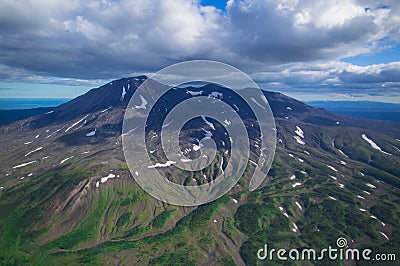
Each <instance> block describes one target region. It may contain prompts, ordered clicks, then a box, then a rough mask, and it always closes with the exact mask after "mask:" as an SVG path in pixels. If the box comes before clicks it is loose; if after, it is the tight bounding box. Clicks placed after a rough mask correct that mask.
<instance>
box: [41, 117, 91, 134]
mask: <svg viewBox="0 0 400 266" xmlns="http://www.w3.org/2000/svg"><path fill="white" fill-rule="evenodd" d="M88 116H89V115H85V117H83V118H82V119H80V120H78V121H77V122H75V123H74V124H72V126H70V127H69V128H67V129H66V130H65V132H68V131H70V130H71V129H72V128H73V127H75V126H76V125H78V124H79V123H80V122H82V121H83V120H85V119H86V117H88ZM56 132H58V131H56ZM54 133H55V132H54ZM54 133H53V134H54ZM50 136H51V135H50ZM50 136H47V137H46V138H48V137H50Z"/></svg>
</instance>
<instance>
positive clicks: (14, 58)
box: [0, 0, 400, 108]
mask: <svg viewBox="0 0 400 266" xmlns="http://www.w3.org/2000/svg"><path fill="white" fill-rule="evenodd" d="M399 21H400V2H399V1H398V0H382V1H381V0H343V1H340V2H338V1H336V0H326V1H319V0H285V1H278V0H230V1H211V0H207V1H205V0H202V1H201V0H192V1H190V0H169V1H162V0H154V1H147V0H135V1H133V0H118V1H115V0H104V1H98V0H86V1H84V0H77V1H74V2H69V1H63V2H59V1H57V2H54V1H28V2H24V3H22V2H19V1H1V2H0V39H1V40H2V41H0V98H18V97H26V98H41V97H45V98H65V97H67V98H73V97H76V96H77V95H79V94H82V93H84V92H86V91H87V90H89V89H90V88H94V87H98V86H101V85H102V84H104V83H107V82H108V81H110V80H113V79H118V78H121V77H127V76H134V75H140V74H151V73H154V72H157V71H158V70H160V69H162V68H163V67H166V66H168V65H170V64H174V63H178V62H182V61H185V60H193V59H209V60H217V61H221V62H224V63H228V64H231V65H233V66H235V67H237V68H239V69H240V70H242V71H244V72H245V73H247V74H249V75H250V76H251V77H253V78H254V79H255V80H256V81H257V82H258V83H259V85H260V86H261V87H262V88H264V89H266V90H273V91H280V92H283V93H286V94H288V95H290V96H293V97H295V98H298V99H300V100H371V101H384V102H400V37H399V36H400V25H399V24H400V22H399ZM0 108H1V106H0Z"/></svg>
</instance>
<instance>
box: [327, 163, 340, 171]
mask: <svg viewBox="0 0 400 266" xmlns="http://www.w3.org/2000/svg"><path fill="white" fill-rule="evenodd" d="M326 166H328V168H329V169H331V170H333V171H335V172H337V171H338V170H337V169H336V168H335V167H333V166H332V165H329V164H328V165H326Z"/></svg>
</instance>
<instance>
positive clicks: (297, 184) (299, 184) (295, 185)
mask: <svg viewBox="0 0 400 266" xmlns="http://www.w3.org/2000/svg"><path fill="white" fill-rule="evenodd" d="M301 185H303V184H302V183H300V182H297V183H294V184H293V185H292V187H294V188H295V187H297V186H301Z"/></svg>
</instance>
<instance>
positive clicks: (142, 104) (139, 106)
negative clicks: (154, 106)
mask: <svg viewBox="0 0 400 266" xmlns="http://www.w3.org/2000/svg"><path fill="white" fill-rule="evenodd" d="M140 100H141V101H142V103H141V104H140V105H135V109H146V105H147V100H146V99H145V98H144V97H143V96H142V95H140Z"/></svg>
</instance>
